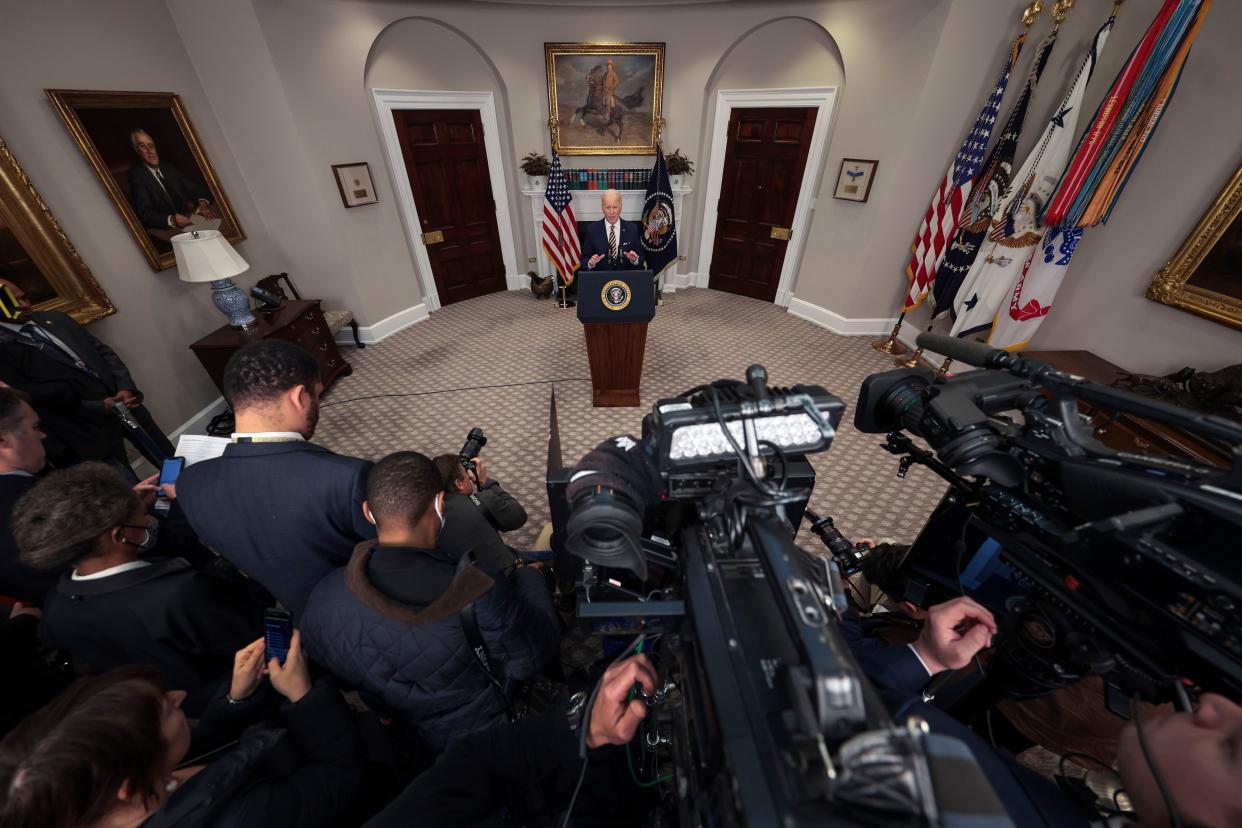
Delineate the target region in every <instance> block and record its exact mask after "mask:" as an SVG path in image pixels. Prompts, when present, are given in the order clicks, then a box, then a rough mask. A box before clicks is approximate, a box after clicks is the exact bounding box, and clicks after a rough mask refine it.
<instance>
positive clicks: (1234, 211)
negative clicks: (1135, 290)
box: [1147, 166, 1242, 330]
mask: <svg viewBox="0 0 1242 828" xmlns="http://www.w3.org/2000/svg"><path fill="white" fill-rule="evenodd" d="M1147 298H1148V299H1154V300H1155V301H1157V302H1161V303H1163V304H1165V305H1171V306H1172V307H1175V308H1180V309H1181V310H1185V311H1190V312H1191V313H1193V314H1197V315H1199V316H1202V317H1204V318H1207V319H1211V320H1212V321H1213V322H1220V323H1221V324H1222V325H1229V326H1230V327H1234V328H1238V329H1239V330H1242V166H1240V167H1238V170H1237V172H1235V173H1234V174H1233V178H1232V179H1230V181H1229V183H1228V184H1227V185H1225V189H1224V190H1222V191H1221V193H1220V195H1218V196H1217V197H1216V201H1214V202H1213V203H1212V206H1211V207H1209V208H1208V211H1207V212H1206V213H1205V214H1204V215H1203V218H1201V219H1200V220H1199V223H1198V224H1197V225H1195V229H1194V230H1192V231H1191V233H1190V235H1189V236H1188V237H1187V238H1186V241H1184V242H1182V246H1181V248H1179V249H1178V251H1177V254H1176V255H1175V256H1174V257H1173V258H1172V260H1170V261H1169V263H1168V264H1166V265H1165V266H1164V267H1163V268H1161V269H1160V272H1159V273H1157V274H1156V278H1154V279H1153V280H1152V282H1151V286H1150V287H1148V288H1147Z"/></svg>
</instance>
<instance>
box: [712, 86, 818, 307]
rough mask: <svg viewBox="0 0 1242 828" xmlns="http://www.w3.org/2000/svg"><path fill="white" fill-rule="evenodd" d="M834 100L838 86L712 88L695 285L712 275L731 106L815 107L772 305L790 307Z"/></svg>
mask: <svg viewBox="0 0 1242 828" xmlns="http://www.w3.org/2000/svg"><path fill="white" fill-rule="evenodd" d="M836 101H837V87H835V86H824V87H799V88H791V89H721V90H720V91H718V92H717V93H716V122H715V125H714V127H713V129H712V143H711V146H710V147H708V162H707V192H706V193H704V200H703V235H702V236H701V237H700V239H699V267H698V287H707V282H708V280H709V279H710V277H711V269H712V248H713V247H714V245H715V241H716V220H717V212H716V210H717V206H718V203H719V201H720V188H721V182H722V181H723V179H724V159H725V150H726V148H727V147H728V144H729V136H728V130H729V118H730V116H731V115H732V114H733V110H734V109H738V108H750V109H754V108H757V107H766V106H813V107H815V108H816V109H817V110H818V112H817V113H816V115H815V128H814V129H813V130H812V131H811V148H810V151H809V152H808V153H807V157H806V169H805V170H803V173H802V184H801V186H800V187H799V188H798V204H797V206H796V207H795V208H794V218H793V232H792V233H791V235H790V237H789V245H788V246H787V247H786V249H785V261H784V264H783V265H782V266H781V278H780V282H779V283H778V284H777V287H776V304H777V305H780V306H781V307H788V306H789V300H790V299H791V298H792V290H791V289H790V285H791V284H792V283H793V279H794V276H795V275H796V274H797V273H798V268H799V266H800V265H801V264H802V251H803V250H804V249H805V248H806V239H807V232H808V230H809V229H810V224H811V211H812V210H814V209H815V207H814V202H815V197H814V194H813V190H814V188H815V180H816V178H818V177H819V171H820V168H821V167H822V166H823V163H824V153H825V152H826V151H827V149H828V129H829V127H830V126H831V124H832V116H833V109H834V108H835V106H836Z"/></svg>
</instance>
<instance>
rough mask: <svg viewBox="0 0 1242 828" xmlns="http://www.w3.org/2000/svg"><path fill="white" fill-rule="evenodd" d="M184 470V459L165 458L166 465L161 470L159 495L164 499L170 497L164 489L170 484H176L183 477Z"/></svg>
mask: <svg viewBox="0 0 1242 828" xmlns="http://www.w3.org/2000/svg"><path fill="white" fill-rule="evenodd" d="M184 468H185V458H184V457H168V458H165V460H164V465H163V466H162V467H161V468H160V486H159V494H161V495H163V496H164V497H167V496H168V492H166V491H164V487H165V486H166V485H168V484H169V483H173V484H175V483H176V482H177V478H178V477H180V476H181V470H182V469H184Z"/></svg>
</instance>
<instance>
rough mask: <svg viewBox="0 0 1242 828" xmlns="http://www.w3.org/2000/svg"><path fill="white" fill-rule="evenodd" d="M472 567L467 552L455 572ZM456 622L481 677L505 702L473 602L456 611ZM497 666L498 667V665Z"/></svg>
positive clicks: (471, 561) (503, 689)
mask: <svg viewBox="0 0 1242 828" xmlns="http://www.w3.org/2000/svg"><path fill="white" fill-rule="evenodd" d="M474 565H475V559H474V553H473V552H467V553H466V554H465V555H463V556H462V559H461V563H459V564H458V567H457V571H458V573H460V572H461V571H462V570H464V569H466V568H467V567H471V566H474ZM457 620H458V622H459V623H460V624H461V631H462V632H463V633H464V634H465V636H466V644H467V645H468V646H469V647H470V653H471V655H472V656H473V657H474V661H475V663H476V664H478V665H479V669H481V670H482V671H483V675H485V676H487V680H488V681H490V682H491V683H492V686H494V687H495V688H496V690H498V691H499V692H500V695H501V696H502V697H503V698H504V699H505V701H506V702H507V700H508V694H507V693H506V692H505V684H504V673H503V671H500V676H499V677H498V676H497V675H496V672H497V671H493V670H492V658H491V657H490V655H489V654H488V652H487V644H485V643H484V641H483V633H482V632H481V631H480V630H479V616H478V614H477V613H476V612H475V610H474V602H473V601H471V602H470V603H469V604H466V605H465V606H464V607H462V608H461V609H460V610H458V611H457ZM497 666H498V667H499V664H498V665H497Z"/></svg>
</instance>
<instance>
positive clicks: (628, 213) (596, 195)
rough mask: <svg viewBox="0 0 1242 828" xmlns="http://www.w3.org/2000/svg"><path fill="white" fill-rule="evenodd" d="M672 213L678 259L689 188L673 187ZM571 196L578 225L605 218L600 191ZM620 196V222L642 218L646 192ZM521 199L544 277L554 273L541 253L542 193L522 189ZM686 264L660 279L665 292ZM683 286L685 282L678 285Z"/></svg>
mask: <svg viewBox="0 0 1242 828" xmlns="http://www.w3.org/2000/svg"><path fill="white" fill-rule="evenodd" d="M672 189H673V211H674V213H675V214H676V216H677V242H678V248H679V249H680V250H681V251H682V252H681V255H682V256H684V255H685V251H686V249H687V248H686V245H687V244H688V242H686V241H685V239H687V238H689V236H688V235H687V233H686V225H685V223H684V218H683V216H685V214H686V213H685V211H684V210H683V209H682V205H683V204H684V203H685V200H686V196H687V195H689V194H690V193H691V192H693V188H691V187H673V188H672ZM569 192H570V194H571V195H572V196H573V200H574V218H576V219H578V221H580V222H586V221H597V220H598V219H602V218H603V217H604V210H603V208H602V207H601V206H600V197H601V196H602V195H603V194H604V191H603V190H570V191H569ZM618 192H619V193H621V218H623V219H627V220H629V221H638V220H639V218H641V217H642V212H643V202H644V201H645V200H646V198H647V191H646V190H618ZM522 195H524V196H526V199H527V201H529V202H530V218H531V221H532V222H533V223H534V226H535V245H536V247H537V248H538V250H539V271H538V273H539V275H540V276H547V275H549V274H551V273H553V272H554V271H555V268H553V267H552V262H550V261H549V260H548V254H547V253H546V252H545V251H544V249H543V196H544V190H543V188H542V187H539V188H535V189H532V188H529V187H523V188H522ZM684 264H685V262H683V261H681V258H680V257H678V261H675V262H673V264H672V265H670V266H669V268H668V269H667V270H665V271H664V273H663V274H662V276H661V281H662V282H663V283H664V289H665V290H671V289H673V288H674V287H677V286H678V282H679V280H677V279H675V278H673V277H674V276H677V275H679V274H680V273H681V272H682V266H683V265H684ZM680 284H682V285H684V284H685V283H684V282H680Z"/></svg>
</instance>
